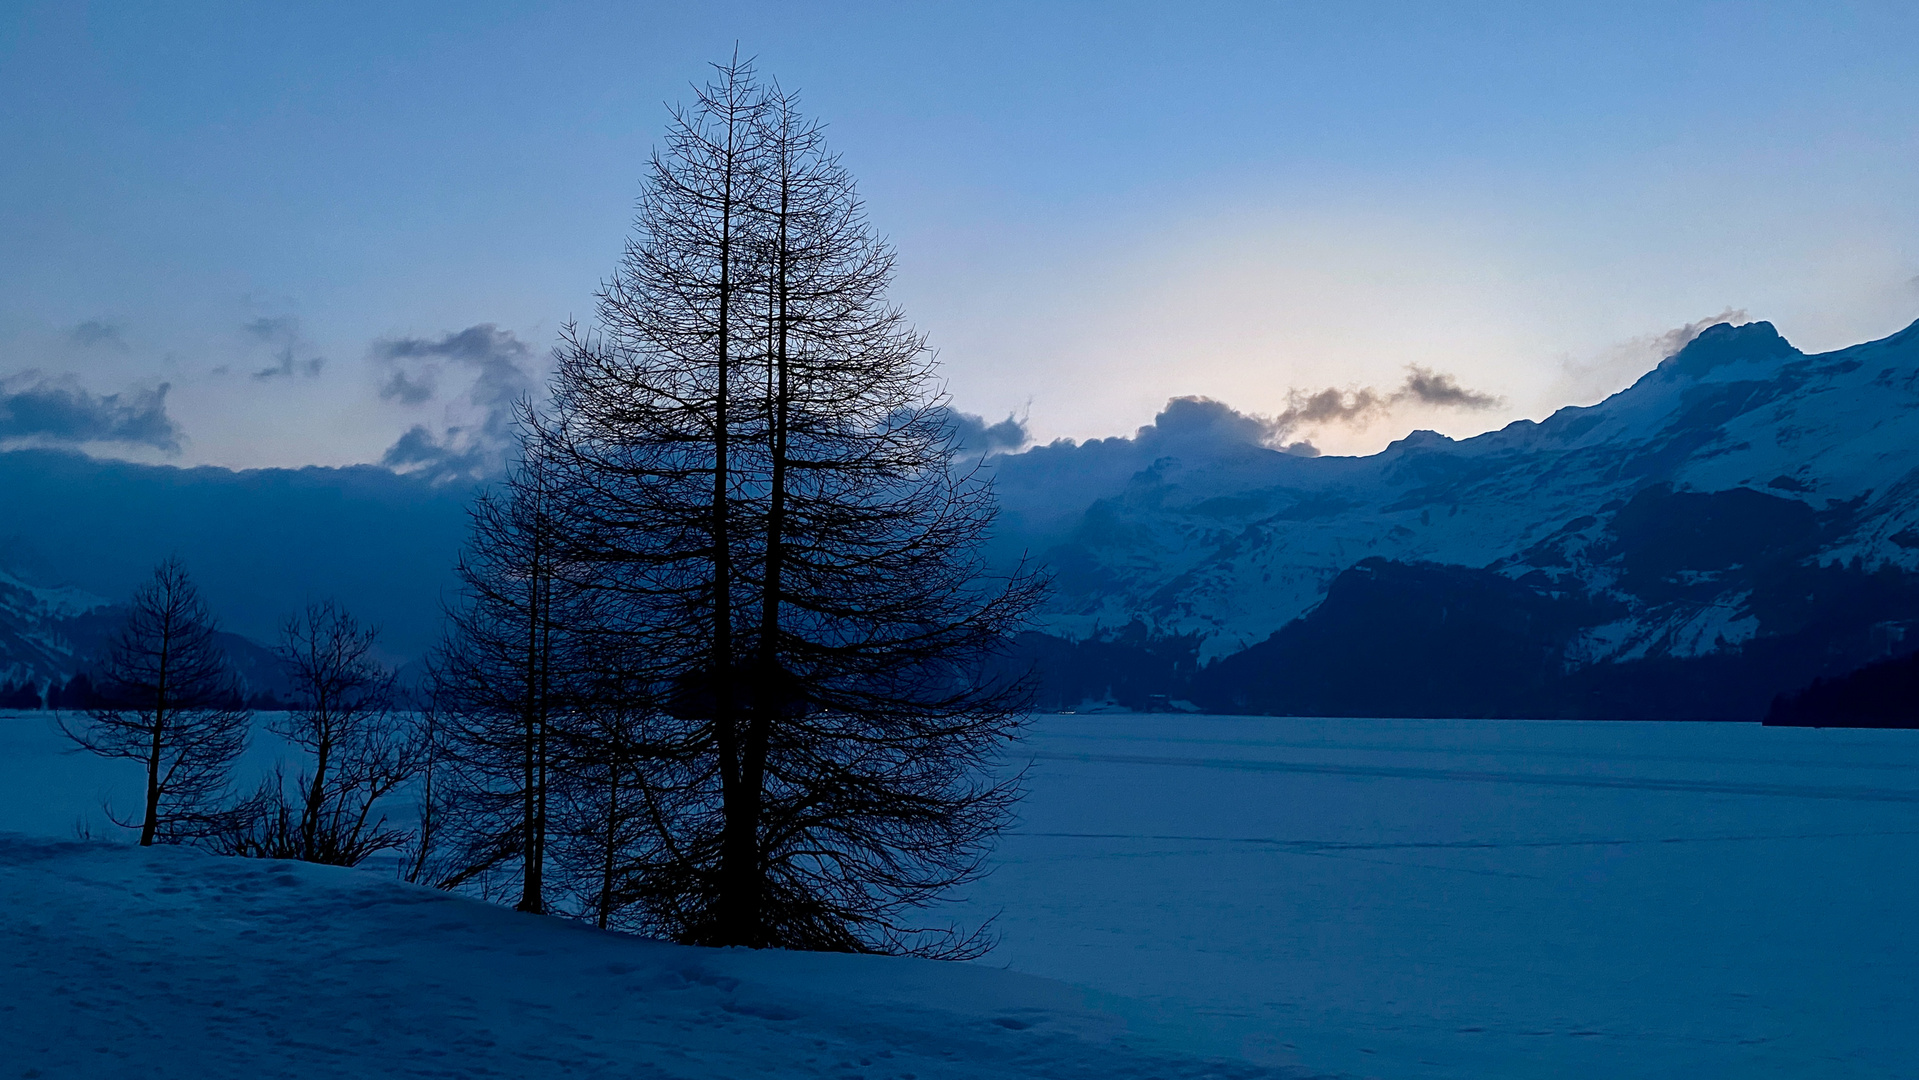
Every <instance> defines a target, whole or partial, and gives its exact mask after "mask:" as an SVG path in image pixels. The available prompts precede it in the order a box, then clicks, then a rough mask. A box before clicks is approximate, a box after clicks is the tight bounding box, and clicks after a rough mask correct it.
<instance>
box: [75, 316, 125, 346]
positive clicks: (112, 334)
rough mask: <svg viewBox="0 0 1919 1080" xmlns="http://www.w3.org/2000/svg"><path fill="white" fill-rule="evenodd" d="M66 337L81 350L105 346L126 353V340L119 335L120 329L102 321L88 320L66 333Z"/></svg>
mask: <svg viewBox="0 0 1919 1080" xmlns="http://www.w3.org/2000/svg"><path fill="white" fill-rule="evenodd" d="M67 336H68V337H69V338H71V339H72V340H73V343H74V344H75V345H78V346H80V347H81V348H83V349H91V348H95V347H98V346H105V347H107V348H109V349H115V350H118V351H120V352H126V351H127V340H126V338H125V337H123V336H122V335H121V333H120V327H119V326H118V325H116V324H114V323H110V322H107V321H106V320H104V319H88V320H87V321H86V322H83V323H81V324H80V325H78V326H76V327H74V328H73V329H71V330H69V331H67Z"/></svg>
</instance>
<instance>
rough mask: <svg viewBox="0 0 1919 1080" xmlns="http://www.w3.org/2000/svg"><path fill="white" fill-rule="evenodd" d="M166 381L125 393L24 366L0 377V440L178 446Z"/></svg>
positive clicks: (176, 449) (170, 448)
mask: <svg viewBox="0 0 1919 1080" xmlns="http://www.w3.org/2000/svg"><path fill="white" fill-rule="evenodd" d="M168 389H169V386H168V384H167V383H161V384H160V385H159V386H157V387H154V388H152V389H150V390H135V391H131V392H128V393H125V394H93V393H90V392H89V391H88V390H87V389H86V388H85V387H83V386H81V385H80V383H79V381H78V380H77V379H75V378H74V377H73V376H71V375H60V376H54V375H47V374H44V373H42V372H39V371H24V372H21V373H20V374H18V375H15V376H12V377H11V378H8V379H5V380H0V442H7V443H15V444H27V445H34V444H41V445H64V446H76V445H80V444H83V443H120V444H123V445H127V446H150V447H153V448H154V449H156V450H164V451H166V452H167V453H178V452H179V450H180V427H179V425H178V424H176V423H174V421H173V418H172V417H169V416H168V415H167V390H168Z"/></svg>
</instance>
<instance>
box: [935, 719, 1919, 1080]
mask: <svg viewBox="0 0 1919 1080" xmlns="http://www.w3.org/2000/svg"><path fill="white" fill-rule="evenodd" d="M1026 746H1027V750H1028V753H1029V754H1030V756H1032V758H1033V759H1034V760H1033V764H1032V767H1031V771H1030V773H1029V774H1028V780H1029V784H1030V788H1031V792H1030V794H1029V795H1028V797H1027V799H1026V801H1025V802H1024V804H1023V808H1022V818H1023V820H1022V822H1021V824H1020V826H1019V827H1018V830H1017V833H1016V835H1014V836H1011V837H1008V838H1007V839H1006V840H1005V842H1004V843H1003V845H1002V848H1001V853H1000V859H999V867H998V869H997V871H996V872H995V874H994V875H993V876H992V877H991V878H990V879H988V880H987V881H986V882H984V883H982V884H981V885H979V886H976V887H975V888H974V890H973V894H974V904H975V906H976V907H977V908H978V909H979V910H993V909H1000V910H1003V914H1002V915H1001V916H1000V919H999V922H998V926H999V929H1000V931H1001V934H1002V940H1001V944H1000V947H999V948H998V950H996V951H995V952H994V954H993V955H992V957H991V959H990V962H994V963H1000V964H1006V965H1010V966H1011V967H1013V968H1014V969H1016V970H1020V971H1025V972H1031V973H1034V974H1040V975H1047V976H1051V977H1055V978H1060V979H1064V980H1068V981H1071V982H1078V983H1084V984H1088V985H1092V986H1097V987H1100V988H1102V989H1106V990H1110V991H1112V992H1115V993H1119V994H1124V995H1128V996H1132V997H1140V998H1147V999H1153V1000H1161V1001H1165V1002H1168V1003H1177V1004H1180V1005H1183V1006H1187V1007H1191V1008H1195V1009H1197V1010H1198V1011H1201V1012H1202V1013H1204V1014H1205V1015H1208V1016H1210V1017H1212V1018H1213V1019H1214V1020H1215V1021H1216V1022H1217V1023H1218V1024H1219V1026H1220V1031H1221V1034H1222V1035H1224V1036H1226V1037H1228V1038H1230V1039H1233V1040H1235V1041H1236V1042H1237V1043H1238V1044H1239V1045H1240V1046H1242V1047H1243V1048H1244V1050H1245V1051H1246V1052H1247V1053H1248V1054H1249V1055H1250V1056H1252V1057H1254V1058H1256V1059H1264V1060H1269V1061H1271V1060H1291V1061H1296V1062H1299V1063H1301V1064H1305V1065H1308V1066H1310V1067H1313V1068H1315V1069H1319V1070H1326V1071H1333V1072H1348V1073H1353V1074H1358V1075H1363V1076H1381V1077H1462V1078H1465V1077H1489V1076H1500V1077H1535V1076H1555V1077H1619V1076H1632V1077H1655V1076H1657V1077H1665V1076H1670V1077H1689V1078H1697V1077H1716V1076H1737V1077H1774V1076H1776V1077H1793V1078H1806V1077H1827V1076H1857V1077H1890V1076H1919V985H1916V980H1915V978H1914V976H1915V973H1919V904H1916V903H1915V900H1919V732H1915V731H1877V732H1875V731H1836V730H1825V731H1815V730H1804V729H1776V728H1773V729H1769V728H1761V727H1759V726H1757V725H1748V724H1738V725H1734V724H1627V723H1570V722H1510V721H1433V720H1329V719H1269V718H1229V717H1188V716H1144V715H1142V716H1126V715H1100V716H1044V717H1040V718H1039V719H1038V722H1037V724H1036V727H1035V730H1034V732H1033V734H1032V736H1031V738H1030V740H1029V742H1028V743H1027V744H1026Z"/></svg>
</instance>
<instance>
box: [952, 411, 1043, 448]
mask: <svg viewBox="0 0 1919 1080" xmlns="http://www.w3.org/2000/svg"><path fill="white" fill-rule="evenodd" d="M947 418H948V420H949V421H950V422H951V424H952V425H953V434H954V436H955V438H956V439H957V440H958V442H959V445H960V449H961V450H962V451H964V452H965V453H967V454H978V455H979V456H980V457H991V456H992V455H994V454H1010V453H1012V452H1014V451H1016V450H1019V449H1021V448H1023V447H1025V446H1026V444H1027V443H1029V442H1032V441H1033V439H1032V436H1031V435H1030V434H1029V433H1028V432H1027V430H1026V420H1025V419H1024V418H1023V417H1018V416H1015V415H1013V414H1012V413H1007V414H1006V419H1004V420H1001V421H1000V422H999V423H997V424H988V423H987V422H986V418H985V417H983V416H975V415H973V414H972V413H966V412H960V411H959V410H958V409H952V410H949V411H948V412H947Z"/></svg>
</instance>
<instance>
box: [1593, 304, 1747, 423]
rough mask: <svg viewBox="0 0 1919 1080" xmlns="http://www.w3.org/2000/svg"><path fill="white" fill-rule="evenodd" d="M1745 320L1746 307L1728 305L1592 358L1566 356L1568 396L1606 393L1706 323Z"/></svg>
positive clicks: (1671, 351)
mask: <svg viewBox="0 0 1919 1080" xmlns="http://www.w3.org/2000/svg"><path fill="white" fill-rule="evenodd" d="M1746 321H1748V317H1747V315H1746V309H1745V308H1735V307H1728V308H1726V309H1725V310H1723V311H1721V312H1719V313H1718V314H1716V315H1708V316H1706V317H1705V318H1702V319H1694V320H1693V321H1691V322H1686V323H1680V324H1679V325H1678V326H1675V327H1673V328H1671V329H1670V330H1661V331H1659V332H1658V333H1654V334H1641V335H1639V336H1638V337H1635V338H1632V339H1630V340H1627V341H1622V342H1620V343H1619V344H1617V345H1614V346H1613V347H1612V348H1610V349H1607V350H1605V351H1604V352H1602V353H1600V354H1599V355H1598V356H1594V357H1591V358H1590V359H1585V360H1576V359H1574V358H1572V357H1566V358H1563V359H1562V360H1561V361H1560V368H1561V370H1562V371H1563V372H1564V377H1565V385H1566V388H1567V391H1568V396H1570V397H1571V398H1573V399H1574V400H1576V401H1587V400H1594V399H1597V398H1599V397H1603V396H1605V395H1607V394H1610V393H1612V392H1614V391H1616V390H1619V389H1621V388H1622V387H1624V386H1627V385H1629V384H1631V382H1632V381H1633V380H1634V379H1636V378H1638V377H1639V376H1641V375H1644V374H1645V373H1646V372H1648V371H1650V370H1652V368H1653V366H1654V365H1656V364H1658V363H1659V362H1660V361H1661V360H1664V359H1666V358H1667V357H1669V356H1674V355H1677V354H1678V352H1679V350H1681V349H1683V348H1685V347H1686V345H1687V343H1689V342H1691V341H1692V339H1693V338H1696V337H1698V336H1699V334H1700V332H1701V331H1703V330H1705V329H1706V328H1707V327H1709V326H1717V325H1718V324H1720V323H1733V324H1735V325H1738V324H1740V323H1744V322H1746Z"/></svg>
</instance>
